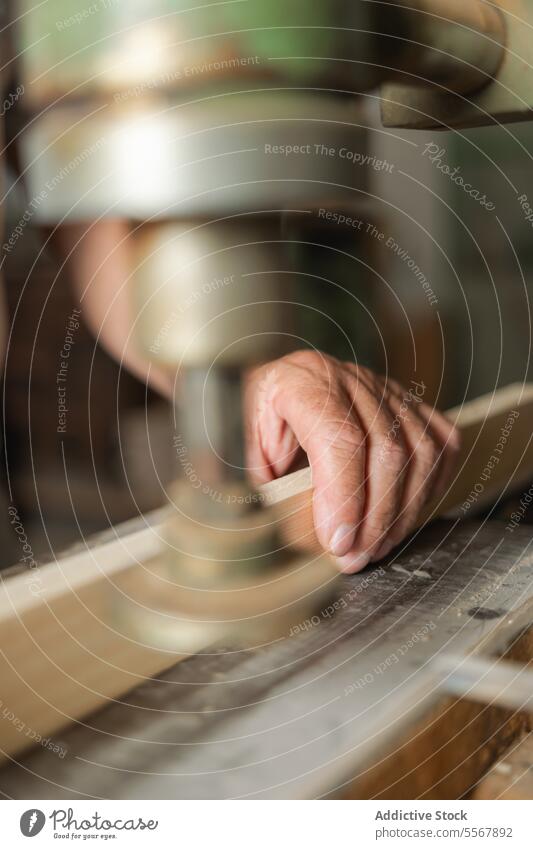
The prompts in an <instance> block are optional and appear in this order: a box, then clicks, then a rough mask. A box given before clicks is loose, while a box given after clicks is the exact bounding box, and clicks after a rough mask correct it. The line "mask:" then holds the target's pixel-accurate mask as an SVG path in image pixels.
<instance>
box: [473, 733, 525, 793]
mask: <svg viewBox="0 0 533 849" xmlns="http://www.w3.org/2000/svg"><path fill="white" fill-rule="evenodd" d="M472 798H473V799H528V800H531V799H533V733H532V732H531V730H529V731H527V732H526V733H524V734H522V736H521V737H520V738H519V739H518V740H516V741H515V742H514V743H513V745H512V746H511V747H510V748H509V749H508V750H507V751H506V752H505V753H504V755H503V757H501V758H500V759H499V760H498V761H497V762H496V763H495V764H494V765H493V766H492V767H491V769H490V770H489V771H488V772H487V774H486V775H485V777H484V778H483V779H482V780H481V781H480V782H479V784H478V785H477V787H476V789H475V791H474V793H473V794H472Z"/></svg>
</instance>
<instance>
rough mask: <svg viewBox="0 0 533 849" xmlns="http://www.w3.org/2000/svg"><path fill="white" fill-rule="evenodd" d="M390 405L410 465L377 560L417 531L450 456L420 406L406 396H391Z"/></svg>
mask: <svg viewBox="0 0 533 849" xmlns="http://www.w3.org/2000/svg"><path fill="white" fill-rule="evenodd" d="M408 401H410V403H408ZM389 403H390V405H391V409H392V411H393V412H394V413H395V421H397V422H401V431H402V435H403V438H404V441H405V444H406V445H407V451H408V461H409V462H408V470H407V478H406V482H405V488H404V494H403V500H402V504H401V507H400V510H399V512H398V517H397V519H396V522H395V523H394V525H393V527H391V530H390V533H389V535H388V538H387V540H386V541H385V542H384V544H383V545H382V546H381V547H380V548H379V549H378V551H377V552H376V553H375V555H374V558H373V559H374V560H378V559H380V558H382V557H385V556H386V555H387V554H388V553H389V551H391V550H392V549H393V548H394V547H395V546H396V545H398V544H399V543H400V542H401V541H402V539H404V537H406V536H407V535H408V534H409V533H410V532H411V531H412V530H414V529H415V528H416V526H417V524H418V522H419V519H420V515H421V513H422V511H423V510H424V509H426V507H427V504H428V503H429V502H430V501H431V500H432V499H433V498H434V497H435V494H436V493H437V492H438V491H439V487H440V486H441V485H442V481H443V480H444V478H443V475H444V474H445V473H446V466H445V463H444V460H445V458H446V457H447V454H448V452H447V449H446V447H445V444H444V443H443V442H442V439H441V436H440V435H439V434H438V433H437V432H436V431H435V430H434V429H433V428H432V426H431V425H430V423H429V422H428V420H427V418H426V417H425V416H423V415H421V414H420V405H417V404H416V402H414V401H413V400H412V399H408V398H407V396H406V394H405V393H404V395H403V397H402V398H399V397H398V396H397V395H396V394H395V393H392V394H391V396H390V400H389ZM428 409H430V408H428Z"/></svg>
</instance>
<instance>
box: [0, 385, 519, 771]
mask: <svg viewBox="0 0 533 849" xmlns="http://www.w3.org/2000/svg"><path fill="white" fill-rule="evenodd" d="M512 411H516V413H517V415H516V416H515V417H514V418H513V425H512V427H511V428H510V429H509V435H508V436H507V437H506V439H507V442H506V444H505V446H504V448H503V451H502V454H501V456H499V462H498V463H497V464H496V465H495V467H494V469H493V470H492V472H491V476H490V480H488V481H484V482H483V487H484V488H483V492H482V493H481V496H482V497H484V498H485V497H488V496H489V495H490V496H491V497H493V495H494V493H495V492H497V491H500V490H501V489H502V488H504V487H505V486H506V485H507V484H508V483H509V481H510V480H512V481H513V482H515V483H516V482H518V481H522V480H525V479H527V478H530V477H531V476H533V448H532V446H531V444H530V443H531V425H530V422H531V420H532V413H533V386H529V385H528V386H521V385H515V386H510V387H507V388H506V389H504V390H502V391H500V392H498V393H495V394H492V395H488V396H485V397H483V398H480V399H477V400H476V401H474V402H471V403H469V404H466V405H464V406H463V407H462V408H460V409H457V410H452V411H450V413H449V415H450V417H451V418H452V419H453V420H455V421H456V422H457V424H458V426H459V427H460V429H461V431H462V433H463V439H464V446H463V451H462V458H461V460H462V462H461V468H460V471H459V473H458V475H457V477H456V479H455V481H454V483H453V486H452V487H451V490H450V493H449V494H448V496H447V497H446V499H444V500H443V501H442V503H440V504H438V505H431V507H430V508H429V509H428V512H427V514H426V516H425V517H424V518H426V519H427V518H432V517H433V516H436V515H440V514H442V513H443V512H445V511H446V510H448V509H450V508H451V507H452V506H457V505H460V504H461V503H462V502H463V501H464V500H465V499H466V498H468V496H469V493H470V492H471V491H472V489H473V487H474V486H475V485H476V484H477V483H478V482H479V481H480V476H481V475H482V473H483V470H484V468H485V466H486V464H487V462H488V460H489V458H490V457H491V456H493V455H494V452H495V450H496V447H497V445H498V441H499V440H500V439H501V429H502V427H504V426H505V424H506V422H507V419H508V417H509V413H510V412H512ZM310 482H311V481H310V471H309V470H308V469H307V470H304V471H302V472H297V473H295V474H294V475H290V476H288V477H287V478H284V479H281V480H280V481H276V482H274V483H271V484H268V485H267V486H266V487H265V488H264V492H265V495H266V497H267V501H268V503H272V504H278V505H279V509H280V511H281V513H282V519H283V527H284V532H285V536H286V539H287V540H288V541H291V542H294V543H296V544H297V545H298V546H304V547H309V548H310V549H311V550H312V551H317V550H319V547H318V543H317V541H316V538H315V536H314V533H313V531H312V491H311V488H310ZM165 515H166V511H158V512H157V513H155V514H152V515H150V516H143V517H140V518H139V519H137V520H135V521H133V522H128V523H126V525H124V526H119V527H118V528H115V529H113V532H112V534H111V538H110V539H109V541H106V542H104V543H97V544H96V545H94V546H92V547H91V546H90V545H88V546H87V547H86V549H85V550H82V551H80V552H77V553H74V554H72V555H70V556H67V557H64V558H62V559H60V560H59V561H57V562H52V563H49V564H47V565H45V566H42V567H40V568H38V569H33V570H30V571H29V572H24V573H22V574H17V575H14V576H12V577H9V578H6V579H3V581H2V585H1V587H0V681H2V690H1V694H0V753H1V754H0V757H1V756H3V757H4V758H5V757H9V756H12V755H14V754H16V753H18V752H20V751H22V750H23V749H25V748H27V747H29V746H31V745H32V744H34V743H35V742H39V739H40V738H47V737H49V736H50V735H52V734H54V733H56V732H57V731H58V730H59V729H60V728H62V727H64V726H66V725H68V724H70V723H71V722H75V721H78V720H79V719H80V718H81V717H84V716H87V715H89V714H90V713H92V712H93V711H95V710H96V709H97V708H99V707H101V706H103V705H104V704H106V703H108V702H109V701H112V700H117V699H118V700H119V699H120V698H121V696H122V695H124V694H125V693H126V692H128V691H129V690H131V689H132V688H133V687H134V686H136V685H137V684H138V683H139V682H141V681H142V680H144V679H145V678H147V677H152V676H155V675H158V674H159V673H160V672H161V671H163V670H164V669H166V668H168V667H169V666H171V665H172V664H173V663H175V662H176V660H179V657H178V656H176V655H175V654H173V653H170V652H163V651H154V650H153V649H151V648H148V647H145V646H142V645H139V644H138V643H137V642H135V641H133V640H131V639H129V638H128V637H126V636H124V635H123V634H121V633H119V632H118V630H117V629H116V628H115V626H114V624H113V623H115V622H117V615H116V610H115V608H114V605H115V599H116V596H117V594H116V592H115V590H117V589H118V590H121V589H123V588H124V587H127V586H128V585H129V583H130V582H131V581H132V580H134V579H135V575H136V574H139V570H141V569H142V564H143V563H144V562H147V561H148V560H150V559H151V558H153V557H154V556H156V555H157V553H158V551H159V550H160V545H161V539H160V534H159V529H160V526H161V522H162V521H163V519H164V517H165Z"/></svg>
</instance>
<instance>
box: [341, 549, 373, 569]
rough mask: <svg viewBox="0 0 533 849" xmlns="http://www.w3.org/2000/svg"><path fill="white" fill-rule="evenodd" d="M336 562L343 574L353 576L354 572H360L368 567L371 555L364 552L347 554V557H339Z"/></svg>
mask: <svg viewBox="0 0 533 849" xmlns="http://www.w3.org/2000/svg"><path fill="white" fill-rule="evenodd" d="M336 561H337V564H338V566H339V568H340V570H341V572H345V573H346V574H347V575H353V573H354V572H360V571H361V569H364V568H365V566H367V565H368V563H369V562H370V555H369V554H368V552H367V551H362V552H361V553H360V554H347V555H346V556H345V557H337V558H336Z"/></svg>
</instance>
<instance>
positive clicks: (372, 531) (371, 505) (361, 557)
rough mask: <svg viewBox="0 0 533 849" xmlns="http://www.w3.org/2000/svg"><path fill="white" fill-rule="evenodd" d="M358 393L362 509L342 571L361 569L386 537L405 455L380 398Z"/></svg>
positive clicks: (398, 495) (396, 507)
mask: <svg viewBox="0 0 533 849" xmlns="http://www.w3.org/2000/svg"><path fill="white" fill-rule="evenodd" d="M364 394H365V392H364V391H363V390H361V389H360V390H359V392H358V411H359V415H360V416H361V418H362V422H363V427H364V428H365V431H366V433H367V469H366V507H365V514H364V518H363V522H362V523H361V528H360V531H359V533H358V535H357V537H356V540H355V545H354V547H353V548H352V549H351V551H350V552H349V553H348V554H347V555H346V556H344V557H343V558H342V560H341V562H340V566H341V568H343V570H344V571H348V572H355V571H359V570H360V569H362V568H363V567H364V566H365V565H366V564H367V563H368V562H369V561H370V560H371V559H372V558H373V556H374V554H375V552H376V551H378V550H379V548H380V547H381V546H382V545H383V543H384V542H385V540H386V539H387V538H388V535H389V533H390V529H391V528H392V527H393V526H394V524H395V522H396V520H397V516H398V512H399V511H400V509H401V505H402V501H403V493H404V488H405V482H406V476H407V470H408V453H407V449H406V445H405V442H404V438H403V434H402V432H401V430H400V429H399V428H398V429H397V428H396V427H395V420H394V417H393V415H392V414H391V410H390V409H389V407H388V404H386V403H385V402H384V401H383V398H379V397H373V395H372V394H371V393H369V395H370V399H369V397H368V396H367V397H366V398H362V397H361V396H362V395H364Z"/></svg>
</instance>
